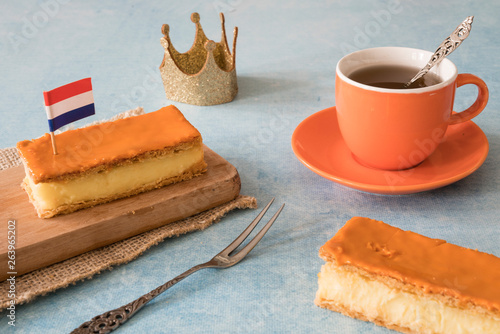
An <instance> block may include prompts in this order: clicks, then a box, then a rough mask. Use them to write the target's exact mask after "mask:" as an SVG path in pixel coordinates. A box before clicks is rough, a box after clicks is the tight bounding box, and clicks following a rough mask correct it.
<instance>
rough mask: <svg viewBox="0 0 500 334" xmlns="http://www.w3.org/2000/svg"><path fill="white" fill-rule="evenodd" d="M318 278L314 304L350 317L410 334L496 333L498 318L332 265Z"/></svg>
mask: <svg viewBox="0 0 500 334" xmlns="http://www.w3.org/2000/svg"><path fill="white" fill-rule="evenodd" d="M318 278H319V279H318V285H319V288H318V291H317V294H316V300H315V303H316V304H317V305H318V306H321V307H326V308H330V309H333V310H336V311H338V312H342V313H344V314H347V315H349V316H352V317H356V318H361V319H363V320H368V321H372V322H375V323H377V324H383V325H384V326H386V327H389V328H396V329H399V330H403V331H406V332H410V333H455V334H460V333H462V334H465V333H500V319H495V318H493V317H491V316H488V315H487V314H484V313H481V312H478V311H475V310H471V309H466V308H460V307H454V306H450V305H447V304H445V303H443V302H442V301H440V300H437V299H434V298H432V296H429V295H425V294H422V295H417V294H415V293H412V292H409V291H403V290H401V289H398V288H393V287H389V286H388V285H386V284H384V283H383V282H381V281H377V280H373V279H371V278H369V277H366V276H363V275H361V274H360V273H357V272H353V271H351V270H348V269H347V268H346V266H337V265H336V264H335V263H334V262H327V263H326V264H324V265H323V266H322V268H321V272H320V273H319V274H318Z"/></svg>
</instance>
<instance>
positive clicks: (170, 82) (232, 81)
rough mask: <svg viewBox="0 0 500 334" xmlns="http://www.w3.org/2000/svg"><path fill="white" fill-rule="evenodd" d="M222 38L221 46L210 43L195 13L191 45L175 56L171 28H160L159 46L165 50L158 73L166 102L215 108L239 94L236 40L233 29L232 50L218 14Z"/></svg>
mask: <svg viewBox="0 0 500 334" xmlns="http://www.w3.org/2000/svg"><path fill="white" fill-rule="evenodd" d="M220 20H221V25H222V37H221V41H220V42H214V41H213V40H209V39H208V38H207V36H206V35H205V32H204V31H203V28H202V27H201V23H200V15H199V14H198V13H193V14H191V21H192V22H193V23H194V24H195V25H196V34H195V38H194V42H193V45H192V46H191V48H190V49H189V50H188V51H187V52H185V53H180V52H178V51H177V50H176V49H175V48H174V46H173V45H172V41H171V40H170V36H169V32H170V27H169V26H168V25H167V24H164V25H163V26H162V28H161V31H162V33H163V37H162V38H161V39H160V42H161V44H162V46H163V48H164V49H165V54H164V56H163V61H162V63H161V65H160V73H161V77H162V80H163V85H164V87H165V94H166V95H167V98H168V99H169V100H173V101H178V102H183V103H188V104H194V105H202V106H208V105H215V104H221V103H226V102H231V101H232V100H233V99H234V97H235V96H236V94H237V93H238V85H237V81H236V58H235V57H236V38H237V36H238V28H237V27H235V28H234V33H233V50H232V53H231V51H230V49H229V45H228V43H227V38H226V29H225V20H224V14H222V13H220Z"/></svg>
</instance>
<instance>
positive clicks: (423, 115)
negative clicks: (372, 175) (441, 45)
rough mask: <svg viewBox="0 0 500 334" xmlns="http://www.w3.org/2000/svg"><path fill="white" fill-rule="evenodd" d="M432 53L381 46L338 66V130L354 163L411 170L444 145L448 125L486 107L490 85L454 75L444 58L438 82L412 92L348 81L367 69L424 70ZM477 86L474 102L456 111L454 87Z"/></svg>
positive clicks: (437, 68) (438, 69)
mask: <svg viewBox="0 0 500 334" xmlns="http://www.w3.org/2000/svg"><path fill="white" fill-rule="evenodd" d="M431 55H432V52H429V51H424V50H418V49H411V48H403V47H380V48H373V49H366V50H361V51H357V52H354V53H351V54H349V55H347V56H345V57H343V58H342V59H341V60H340V61H339V62H338V64H337V68H336V82H335V104H336V111H337V119H338V123H339V128H340V132H341V134H342V137H343V138H344V141H345V143H346V145H347V147H348V148H349V149H350V150H351V152H352V154H353V155H354V157H355V158H356V160H357V161H358V162H360V163H362V164H364V165H368V166H370V167H374V168H378V169H385V170H401V169H407V168H411V167H414V166H416V165H418V164H419V163H421V162H422V161H424V160H425V159H426V158H427V157H428V156H430V155H431V154H432V153H433V152H434V150H435V149H436V147H437V146H438V145H439V144H440V143H441V142H442V141H443V138H444V134H445V132H446V129H447V128H448V126H453V125H454V124H458V123H462V122H466V121H468V120H470V119H472V118H474V117H475V116H477V115H478V114H479V113H480V112H481V111H482V110H483V109H484V107H485V106H486V104H487V103H488V95H489V93H488V87H487V86H486V84H485V83H484V81H483V80H481V79H480V78H478V77H477V76H475V75H472V74H458V71H457V68H456V66H455V65H454V64H453V63H452V62H451V61H450V60H449V59H447V58H446V59H444V60H443V61H442V62H441V63H440V64H438V65H436V66H434V67H433V68H432V69H431V72H433V73H435V74H436V75H437V76H438V77H439V79H440V81H441V82H439V83H437V84H434V85H432V86H427V87H422V88H412V89H389V88H379V87H374V86H369V85H366V84H362V83H359V82H356V81H354V80H352V79H350V78H349V75H351V74H352V73H353V72H355V71H356V70H359V69H362V68H365V67H368V66H386V65H392V66H398V65H399V66H411V67H414V68H415V69H416V71H415V73H416V72H418V69H420V68H422V67H424V66H425V64H426V63H427V62H428V61H429V59H430V57H431ZM466 84H473V85H476V86H477V87H478V95H477V98H476V101H475V102H474V103H473V104H472V105H471V106H470V107H469V108H468V109H466V110H464V111H461V112H458V113H454V112H453V103H454V98H455V91H456V88H458V87H460V86H463V85H466Z"/></svg>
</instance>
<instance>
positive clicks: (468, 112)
mask: <svg viewBox="0 0 500 334" xmlns="http://www.w3.org/2000/svg"><path fill="white" fill-rule="evenodd" d="M456 82H457V88H458V87H460V86H463V85H468V84H472V85H476V86H477V88H478V93H477V98H476V101H474V103H473V104H472V105H471V106H470V107H469V108H467V109H465V110H464V111H461V112H458V113H454V114H452V115H451V117H450V120H449V121H448V124H449V125H453V124H459V123H462V122H465V121H468V120H470V119H472V118H474V117H476V116H477V115H479V113H480V112H481V111H483V109H484V107H486V104H487V103H488V97H489V91H488V86H486V83H485V82H484V81H483V80H481V79H480V78H479V77H477V76H475V75H474V74H469V73H460V74H459V75H458V76H457V81H456Z"/></svg>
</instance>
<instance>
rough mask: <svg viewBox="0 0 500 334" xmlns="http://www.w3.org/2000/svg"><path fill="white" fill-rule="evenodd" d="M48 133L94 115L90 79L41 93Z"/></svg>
mask: <svg viewBox="0 0 500 334" xmlns="http://www.w3.org/2000/svg"><path fill="white" fill-rule="evenodd" d="M43 97H44V99H45V110H46V112H47V118H48V120H49V128H50V132H54V131H55V130H57V129H59V128H60V127H62V126H64V125H66V124H69V123H72V122H75V121H77V120H79V119H82V118H85V117H88V116H91V115H94V114H95V108H94V96H93V95H92V83H91V81H90V78H85V79H81V80H78V81H75V82H72V83H69V84H67V85H64V86H61V87H58V88H55V89H53V90H51V91H48V92H43Z"/></svg>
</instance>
